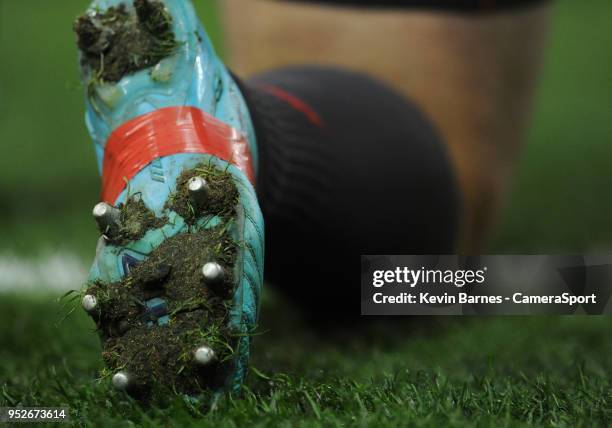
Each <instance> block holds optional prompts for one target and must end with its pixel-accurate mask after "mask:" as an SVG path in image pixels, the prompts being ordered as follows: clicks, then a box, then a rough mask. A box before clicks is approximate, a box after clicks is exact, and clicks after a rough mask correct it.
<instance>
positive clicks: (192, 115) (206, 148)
mask: <svg viewBox="0 0 612 428" xmlns="http://www.w3.org/2000/svg"><path fill="white" fill-rule="evenodd" d="M179 153H202V154H209V155H213V156H216V157H218V158H220V159H223V160H225V161H227V162H230V163H232V164H234V165H235V166H236V167H238V168H239V169H240V170H241V171H242V172H244V173H245V175H246V176H247V177H248V178H249V180H250V181H251V183H254V182H255V175H254V170H253V164H252V158H251V153H250V150H249V145H248V142H247V138H246V136H245V135H243V134H241V133H239V132H238V131H237V130H236V129H234V128H232V127H231V126H229V125H227V124H226V123H223V122H221V121H220V120H218V119H217V118H215V117H213V116H211V115H210V114H208V113H206V112H204V111H202V110H200V109H198V108H195V107H184V106H183V107H168V108H162V109H159V110H156V111H154V112H152V113H148V114H145V115H143V116H139V117H137V118H135V119H132V120H130V121H128V122H126V123H124V124H123V125H121V126H120V127H119V128H117V129H116V130H115V131H113V133H112V134H111V135H110V137H109V138H108V141H107V143H106V147H105V150H104V163H103V164H102V200H103V201H105V202H108V203H110V204H114V203H115V201H116V200H117V198H118V197H119V195H120V194H121V192H122V191H123V189H125V187H126V180H131V179H132V178H134V176H135V175H136V174H138V172H139V171H141V170H142V169H143V168H144V167H145V166H147V165H148V164H149V163H151V162H152V161H154V160H155V159H157V158H161V157H165V156H170V155H175V154H179Z"/></svg>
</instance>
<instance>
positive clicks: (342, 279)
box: [243, 67, 460, 315]
mask: <svg viewBox="0 0 612 428" xmlns="http://www.w3.org/2000/svg"><path fill="white" fill-rule="evenodd" d="M243 92H244V93H245V97H246V99H247V103H248V105H249V109H250V111H251V114H252V117H253V121H254V124H255V128H256V134H257V138H258V144H259V150H260V153H259V156H260V172H259V176H258V181H257V192H258V197H259V202H260V204H261V207H262V211H263V213H264V218H265V221H266V279H267V280H268V281H269V282H271V283H273V284H275V285H277V286H278V287H279V288H280V290H282V291H283V292H284V293H285V294H288V295H289V296H291V297H294V298H296V300H297V301H298V302H300V303H302V304H303V306H304V307H305V308H306V309H308V310H309V311H310V312H311V313H316V314H317V315H319V314H320V315H323V314H325V313H327V314H329V313H336V314H341V313H353V314H358V313H359V303H360V302H359V296H360V292H359V289H358V288H359V281H360V257H359V256H360V254H445V253H452V252H453V250H454V245H455V239H456V235H457V226H458V219H459V212H460V210H459V205H460V202H459V199H460V198H459V195H458V190H457V186H456V182H455V178H454V174H453V171H452V168H451V165H450V162H449V160H448V156H447V153H446V150H445V147H444V145H443V143H442V142H441V140H440V139H439V137H438V136H437V134H436V132H435V130H434V129H433V126H432V125H431V124H430V123H429V121H428V120H427V119H426V117H425V116H424V115H423V114H422V113H420V111H419V110H418V109H417V108H416V107H415V106H414V105H412V104H411V103H409V102H408V101H407V100H406V99H405V98H403V97H401V96H400V95H398V94H396V93H395V92H393V91H392V90H390V89H389V88H388V87H387V86H385V85H383V84H381V83H379V82H377V81H375V80H373V79H370V78H368V77H366V76H363V75H361V74H357V73H351V72H347V71H342V70H338V69H332V68H322V67H292V68H286V69H282V70H278V71H273V72H269V73H265V74H262V75H260V76H256V77H255V78H253V79H251V80H249V81H248V82H246V84H245V85H244V86H243Z"/></svg>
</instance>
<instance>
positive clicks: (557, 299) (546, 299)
mask: <svg viewBox="0 0 612 428" xmlns="http://www.w3.org/2000/svg"><path fill="white" fill-rule="evenodd" d="M372 300H373V301H374V303H376V304H409V305H413V304H424V305H436V304H437V305H440V304H442V305H455V304H500V303H504V302H509V303H515V304H542V305H548V304H565V305H568V306H573V305H581V304H594V303H597V296H595V294H591V295H590V296H575V295H573V294H571V293H563V294H560V295H552V296H550V295H547V296H537V295H527V294H523V293H514V294H513V295H512V296H509V297H506V296H472V295H470V294H467V293H458V294H457V295H451V294H448V293H444V294H443V295H435V294H431V293H418V294H412V293H400V294H397V295H393V296H386V295H384V294H383V293H374V295H373V296H372Z"/></svg>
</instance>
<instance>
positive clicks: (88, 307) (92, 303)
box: [81, 294, 98, 313]
mask: <svg viewBox="0 0 612 428" xmlns="http://www.w3.org/2000/svg"><path fill="white" fill-rule="evenodd" d="M81 305H83V309H85V311H86V312H89V313H91V312H93V311H94V310H95V309H96V308H97V307H98V299H96V296H92V295H91V294H86V295H84V296H83V299H82V300H81Z"/></svg>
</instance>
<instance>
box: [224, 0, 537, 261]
mask: <svg viewBox="0 0 612 428" xmlns="http://www.w3.org/2000/svg"><path fill="white" fill-rule="evenodd" d="M224 4H225V12H226V13H225V16H226V26H227V28H228V29H229V34H228V43H229V50H230V62H231V65H232V66H233V68H234V69H235V70H236V71H237V72H239V73H241V74H243V75H245V74H250V73H253V72H260V71H262V70H266V69H269V68H271V67H277V66H283V65H287V64H293V63H304V62H308V63H313V62H314V63H322V64H336V65H342V66H348V67H350V68H352V69H355V70H362V71H367V72H368V73H369V74H371V75H373V76H375V77H378V78H381V79H383V80H386V81H388V82H391V83H393V84H394V86H396V87H397V88H399V89H401V90H402V92H403V93H404V94H407V95H408V96H409V97H410V98H411V99H412V100H414V101H415V102H416V104H417V105H419V106H421V107H422V108H423V110H424V112H425V113H426V114H427V115H428V116H429V117H430V118H431V119H432V121H433V122H434V124H435V125H436V126H437V128H438V129H439V131H440V133H441V135H442V136H443V137H444V140H445V142H446V143H447V144H448V146H449V149H450V152H451V155H452V158H453V161H454V164H455V168H456V170H457V173H458V177H459V181H460V185H461V189H462V193H463V197H464V200H465V205H464V213H463V217H464V222H463V231H462V235H463V239H462V245H461V249H462V250H464V251H468V252H469V251H477V250H478V249H479V248H481V246H482V243H483V240H484V239H485V238H486V236H487V232H488V231H489V230H490V227H491V225H492V223H493V221H494V219H495V214H496V212H497V211H498V209H499V206H500V203H501V202H502V200H503V198H502V197H503V195H504V193H505V191H506V189H507V187H508V178H509V177H510V175H511V173H512V171H513V169H514V164H515V158H516V155H517V152H518V149H519V148H520V143H521V140H522V138H523V135H524V133H525V130H526V127H527V126H528V122H529V114H530V106H531V101H532V98H533V93H534V86H535V83H536V78H537V70H538V66H539V63H540V56H541V52H542V47H543V42H544V36H545V33H546V27H547V26H546V24H547V21H548V9H549V8H548V7H546V6H540V7H532V8H526V9H521V10H516V11H512V12H509V11H508V12H500V13H496V14H486V15H480V16H467V15H453V14H432V13H424V12H414V11H407V12H401V11H398V10H391V11H370V10H366V9H350V8H331V7H321V6H320V5H308V4H301V3H293V2H289V3H286V2H275V1H268V0H250V1H249V2H244V1H241V0H226V1H225V2H224ZM364 29H375V30H374V31H366V30H364ZM373 32H374V33H375V35H376V36H375V37H373Z"/></svg>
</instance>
